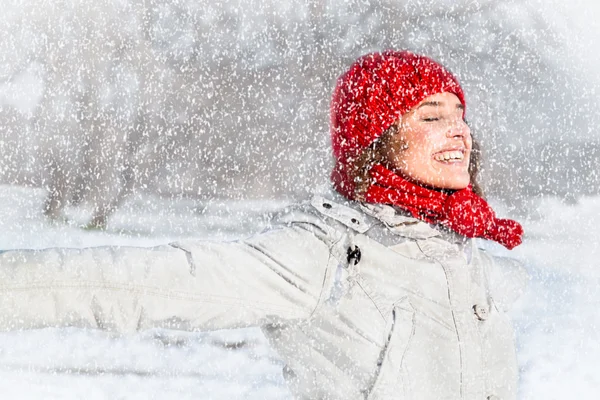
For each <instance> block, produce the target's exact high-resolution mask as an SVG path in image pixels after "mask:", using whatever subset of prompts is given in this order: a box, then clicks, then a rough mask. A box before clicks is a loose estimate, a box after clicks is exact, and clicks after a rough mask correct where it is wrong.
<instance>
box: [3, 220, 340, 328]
mask: <svg viewBox="0 0 600 400" xmlns="http://www.w3.org/2000/svg"><path fill="white" fill-rule="evenodd" d="M329 262H330V244H328V243H327V240H326V239H324V236H323V235H322V231H321V232H320V231H319V230H318V228H315V227H314V226H312V225H307V224H304V225H303V224H298V225H289V226H284V227H280V228H276V229H273V230H269V231H266V232H264V233H261V234H259V235H256V236H254V237H251V238H249V239H245V240H241V241H234V242H210V241H198V240H196V241H195V240H189V241H183V242H177V243H172V244H170V245H163V246H158V247H153V248H137V247H96V248H86V249H58V248H56V249H46V250H39V251H23V250H18V251H7V252H4V253H2V254H0V330H15V329H30V328H41V327H48V326H55V327H58V326H79V327H92V328H101V329H107V330H111V331H117V332H130V331H136V330H141V329H146V328H151V327H164V328H171V329H184V330H216V329H226V328H236V327H244V326H253V325H254V326H255V325H261V324H264V323H273V322H276V321H283V320H290V319H302V318H307V317H309V316H310V314H311V313H312V312H313V311H314V309H315V307H316V305H317V303H318V301H319V297H320V295H321V290H322V287H323V281H324V278H325V274H326V271H327V266H328V264H329Z"/></svg>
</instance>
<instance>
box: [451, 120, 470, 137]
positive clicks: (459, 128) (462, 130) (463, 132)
mask: <svg viewBox="0 0 600 400" xmlns="http://www.w3.org/2000/svg"><path fill="white" fill-rule="evenodd" d="M447 135H448V137H450V138H456V139H462V138H465V137H467V136H469V135H471V128H469V125H467V123H466V122H465V120H464V119H462V118H457V119H455V120H453V121H452V122H451V123H450V124H449V126H448V131H447Z"/></svg>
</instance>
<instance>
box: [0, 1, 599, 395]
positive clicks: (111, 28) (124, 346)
mask: <svg viewBox="0 0 600 400" xmlns="http://www.w3.org/2000/svg"><path fill="white" fill-rule="evenodd" d="M598 11H600V4H597V2H596V1H594V0H574V1H569V2H564V1H558V0H550V1H543V0H508V1H497V0H489V1H485V0H477V1H467V0H455V1H448V0H432V1H424V0H381V1H378V2H375V1H369V0H366V1H365V0H361V1H359V0H348V1H344V0H305V1H292V0H288V1H283V2H282V1H275V0H272V1H271V0H263V1H258V0H247V1H243V0H237V1H236V0H234V1H208V0H206V1H205V0H200V1H197V0H194V1H192V0H171V1H167V0H95V1H94V0H56V1H52V2H49V1H45V0H2V12H1V13H0V154H1V155H2V156H0V184H1V185H0V247H1V248H4V249H9V248H43V247H49V246H71V247H83V246H98V245H104V244H128V245H129V244H133V245H141V246H150V245H154V244H158V243H165V242H168V241H171V240H173V239H177V238H183V237H194V238H211V239H231V238H236V237H240V236H243V235H247V234H251V233H253V232H257V231H260V230H261V228H262V226H264V224H265V223H266V222H267V216H268V213H269V212H270V211H273V210H275V209H277V208H279V207H281V206H282V205H284V204H288V203H291V202H295V201H297V200H300V199H303V198H305V197H306V196H307V195H309V194H310V192H311V191H312V190H313V189H314V188H315V187H317V186H320V185H322V184H324V183H325V182H326V181H327V176H328V169H329V168H330V165H331V161H330V156H329V147H328V127H327V124H328V116H327V113H328V102H329V97H330V93H331V90H332V87H333V85H334V82H335V78H336V77H337V76H338V75H339V74H340V73H341V72H343V71H344V69H345V68H347V66H348V65H349V63H350V62H351V61H352V60H353V59H355V58H356V57H357V56H359V55H361V54H363V53H365V52H368V51H373V50H381V49H385V48H390V47H391V48H408V49H411V50H414V51H417V52H421V53H425V54H428V55H430V56H432V57H433V58H435V59H437V60H439V61H441V62H442V63H443V64H445V65H447V66H448V67H449V68H450V69H451V70H452V71H454V72H455V73H456V74H457V75H458V77H459V79H460V80H461V82H462V84H463V86H464V88H465V91H466V93H467V118H468V120H469V123H470V124H471V126H472V128H473V132H474V134H475V136H476V137H477V138H478V139H479V141H480V142H481V144H482V147H483V149H484V159H485V164H484V168H483V171H482V178H483V181H484V185H485V187H486V188H487V193H488V196H489V197H490V199H491V201H492V203H493V204H494V205H495V206H496V207H497V209H498V212H499V214H501V215H502V216H506V215H510V216H513V217H515V218H518V219H519V220H520V221H522V222H523V223H524V225H525V229H526V232H527V237H526V241H525V243H524V244H523V245H522V246H521V247H519V248H517V249H516V250H514V251H512V252H510V253H508V252H506V251H504V250H503V249H500V248H497V247H493V248H492V251H495V252H498V253H501V254H503V255H507V254H509V255H510V256H513V257H516V258H518V259H520V260H522V261H523V262H524V264H525V265H526V267H527V269H528V271H529V272H530V274H531V276H532V280H531V283H530V285H529V288H528V292H527V293H526V294H525V295H524V296H523V298H522V299H521V300H520V301H519V303H518V304H517V307H516V308H515V310H514V311H513V313H512V316H513V318H514V321H515V324H516V328H517V337H518V346H519V353H518V355H519V363H520V367H521V381H522V382H521V396H520V398H521V399H537V398H547V399H565V398H577V399H595V398H597V397H598V393H600V374H598V373H597V372H596V368H598V367H599V366H600V361H597V360H600V338H599V336H600V333H599V330H598V329H597V328H598V325H599V323H600V316H598V315H597V309H598V307H599V306H600V293H599V290H598V289H597V287H598V283H599V282H598V281H599V279H600V272H597V271H598V270H599V269H598V268H597V264H599V262H598V261H597V260H598V259H600V246H599V245H597V244H596V243H597V242H598V241H599V240H600V228H599V227H600V217H599V215H600V135H599V133H598V131H597V126H599V124H600V113H599V112H598V109H599V106H600V101H599V100H600V99H599V97H598V93H600V75H599V74H598V73H597V71H598V68H599V67H600V21H598V20H597V18H595V16H596V15H598ZM240 221H241V222H240ZM84 227H88V228H97V227H104V228H105V229H104V230H98V229H83V228H84ZM281 367H282V366H281V364H280V361H279V359H278V358H277V355H276V354H274V353H273V352H272V351H271V350H270V349H269V347H268V345H267V344H266V342H265V341H264V338H263V337H262V336H261V334H260V333H259V332H258V331H256V330H241V331H231V332H216V333H210V334H190V333H181V332H165V331H151V332H144V333H142V334H140V335H136V336H133V337H127V338H123V337H114V336H111V335H109V334H107V333H104V332H97V331H81V330H55V329H47V330H41V331H32V332H18V333H5V334H1V335H0V393H3V396H4V397H7V398H19V399H42V398H43V399H46V398H58V399H79V398H84V397H85V398H88V399H108V398H110V399H113V398H117V399H118V398H123V399H132V398H139V399H147V398H155V399H165V398H182V399H186V398H190V399H191V398H195V399H197V398H201V399H285V398H289V393H288V392H287V389H286V388H285V386H284V384H283V380H282V377H281V373H280V370H281Z"/></svg>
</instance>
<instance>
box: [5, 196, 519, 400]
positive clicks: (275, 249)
mask: <svg viewBox="0 0 600 400" xmlns="http://www.w3.org/2000/svg"><path fill="white" fill-rule="evenodd" d="M473 243H474V242H473V241H470V240H465V239H464V238H463V237H460V236H458V235H456V234H452V233H450V232H445V231H443V230H439V229H437V228H436V227H432V226H430V225H428V224H426V223H424V222H421V221H419V220H416V219H414V218H411V217H407V216H406V215H404V214H402V213H399V212H397V211H396V210H395V209H394V208H392V207H390V206H385V205H368V204H359V203H355V202H346V201H344V200H341V198H339V199H336V202H334V201H331V200H330V199H325V198H322V197H318V196H316V197H314V198H313V199H312V201H311V202H310V204H305V205H302V206H298V207H295V208H292V209H290V210H287V212H286V213H285V214H284V216H283V217H281V218H280V223H279V224H278V225H276V226H274V227H273V228H270V229H269V230H267V231H265V232H263V233H261V234H258V235H256V236H253V237H250V238H248V239H245V240H240V241H235V242H210V241H198V240H188V241H181V242H177V243H172V244H170V245H164V246H158V247H153V248H133V247H97V248H88V249H47V250H41V251H22V250H21V251H8V252H5V253H2V254H0V291H1V292H0V330H14V329H30V328H40V327H47V326H81V327H97V328H102V329H107V330H112V331H118V332H131V331H137V330H142V329H146V328H151V327H164V328H171V329H184V330H215V329H225V328H236V327H246V326H260V327H262V330H263V332H264V333H265V335H266V337H267V338H268V340H269V341H270V343H271V344H272V346H273V347H274V348H275V349H276V350H277V351H278V353H279V355H280V356H281V357H282V358H283V360H284V361H285V362H286V364H287V365H286V366H285V368H284V370H283V374H284V377H285V379H286V381H287V382H288V385H289V387H290V390H291V391H292V393H293V394H294V395H295V397H296V398H298V399H306V400H308V399H310V400H334V399H344V400H354V399H357V400H358V399H363V400H364V399H369V400H381V399H403V400H404V399H412V400H434V399H435V400H440V399H451V400H454V399H457V400H458V399H462V400H482V399H502V400H510V399H515V398H516V384H517V366H516V360H515V349H514V340H513V329H512V327H511V325H510V322H509V320H508V318H507V316H506V315H505V314H504V310H505V309H506V308H507V307H508V306H509V305H510V303H511V302H512V301H513V300H514V299H515V297H516V296H518V294H519V290H520V289H521V288H522V284H523V282H524V281H525V280H526V277H525V275H524V274H523V272H522V269H520V267H519V266H518V265H517V264H515V263H512V262H510V261H508V260H504V261H503V262H500V263H498V262H494V260H492V258H491V257H490V256H488V255H487V254H486V253H485V252H482V251H481V250H479V249H478V248H477V247H476V246H474V245H473Z"/></svg>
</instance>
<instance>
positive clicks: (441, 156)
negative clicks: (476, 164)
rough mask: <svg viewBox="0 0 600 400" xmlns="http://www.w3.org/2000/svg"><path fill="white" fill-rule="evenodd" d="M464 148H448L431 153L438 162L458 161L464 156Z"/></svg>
mask: <svg viewBox="0 0 600 400" xmlns="http://www.w3.org/2000/svg"><path fill="white" fill-rule="evenodd" d="M465 152H466V151H465V149H448V150H443V151H440V152H437V153H435V154H434V155H433V159H434V160H436V161H440V162H446V163H450V162H460V161H463V160H464V158H465Z"/></svg>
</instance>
